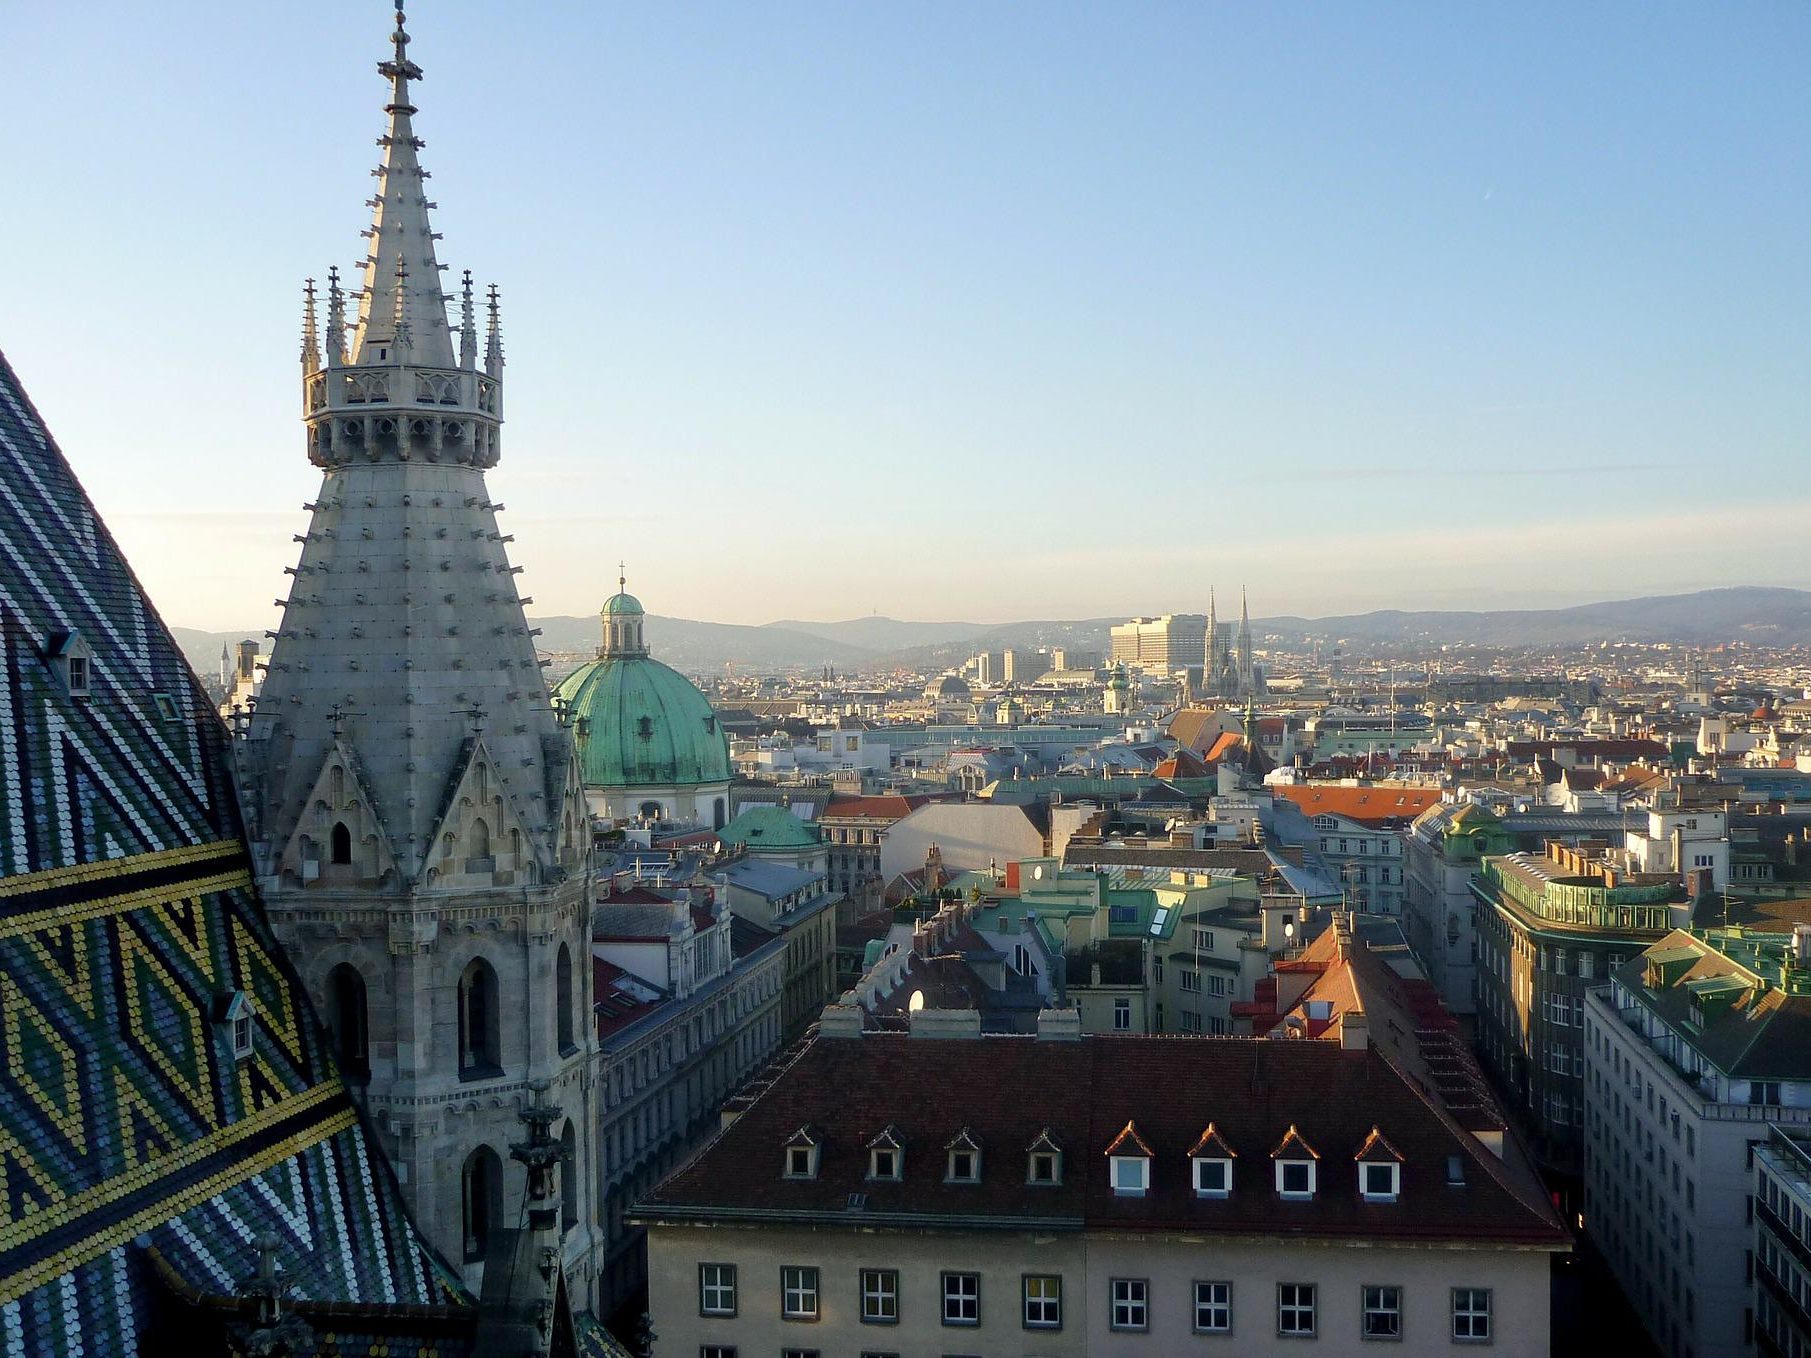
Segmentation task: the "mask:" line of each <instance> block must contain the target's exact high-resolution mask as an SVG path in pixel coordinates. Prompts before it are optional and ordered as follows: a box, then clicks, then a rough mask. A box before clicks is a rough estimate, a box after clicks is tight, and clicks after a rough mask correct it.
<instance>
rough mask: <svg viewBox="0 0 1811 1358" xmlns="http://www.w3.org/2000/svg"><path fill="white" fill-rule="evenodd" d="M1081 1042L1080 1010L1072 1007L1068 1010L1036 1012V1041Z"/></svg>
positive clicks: (1042, 1010)
mask: <svg viewBox="0 0 1811 1358" xmlns="http://www.w3.org/2000/svg"><path fill="white" fill-rule="evenodd" d="M1081 1040H1082V1013H1081V1010H1079V1009H1076V1008H1074V1007H1073V1006H1071V1007H1070V1008H1068V1009H1040V1010H1038V1041H1040V1042H1080V1041H1081Z"/></svg>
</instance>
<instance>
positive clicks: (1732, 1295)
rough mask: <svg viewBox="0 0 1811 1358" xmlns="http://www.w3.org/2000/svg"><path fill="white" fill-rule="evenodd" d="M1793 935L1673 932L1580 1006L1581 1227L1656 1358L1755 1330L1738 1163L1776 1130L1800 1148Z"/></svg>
mask: <svg viewBox="0 0 1811 1358" xmlns="http://www.w3.org/2000/svg"><path fill="white" fill-rule="evenodd" d="M1805 935H1806V936H1805V937H1804V938H1803V939H1802V940H1795V939H1794V938H1793V936H1792V935H1791V934H1788V933H1761V932H1755V931H1750V930H1743V929H1739V928H1738V929H1733V930H1727V929H1714V930H1683V929H1681V930H1677V931H1675V932H1672V933H1669V934H1667V935H1666V936H1665V937H1664V938H1662V939H1660V940H1659V941H1658V942H1656V943H1654V944H1653V945H1651V946H1650V947H1648V948H1646V949H1644V950H1643V951H1642V952H1641V953H1640V954H1639V955H1637V956H1634V957H1632V958H1631V959H1630V960H1629V961H1628V962H1627V963H1625V964H1624V965H1623V966H1621V967H1620V968H1617V969H1615V970H1614V971H1613V972H1612V974H1611V976H1610V979H1609V981H1608V983H1607V984H1604V983H1602V982H1600V983H1599V984H1597V985H1595V986H1593V987H1590V988H1589V990H1588V992H1587V996H1586V1002H1585V1026H1584V1052H1585V1100H1586V1120H1585V1121H1586V1126H1585V1132H1586V1139H1585V1159H1584V1169H1585V1196H1584V1217H1585V1226H1586V1229H1587V1230H1588V1231H1589V1232H1590V1233H1591V1236H1592V1238H1593V1239H1594V1240H1595V1241H1596V1242H1597V1244H1598V1248H1599V1250H1600V1251H1601V1252H1602V1254H1603V1256H1604V1258H1605V1259H1606V1260H1607V1261H1608V1262H1609V1265H1610V1267H1611V1268H1612V1269H1613V1270H1614V1271H1615V1273H1616V1275H1617V1279H1618V1281H1619V1282H1620V1283H1621V1284H1622V1289H1623V1292H1624V1293H1625V1294H1626V1295H1627V1297H1628V1298H1629V1301H1630V1303H1631V1305H1633V1307H1634V1308H1635V1310H1636V1312H1637V1313H1638V1314H1639V1315H1640V1316H1641V1319H1642V1321H1643V1322H1644V1323H1645V1325H1646V1326H1647V1330H1648V1334H1649V1336H1650V1337H1651V1338H1652V1339H1653V1341H1654V1343H1655V1344H1656V1345H1657V1346H1658V1347H1659V1349H1660V1351H1661V1352H1662V1353H1664V1354H1667V1355H1669V1358H1683V1355H1685V1354H1687V1353H1690V1354H1692V1355H1694V1358H1717V1356H1718V1355H1732V1354H1740V1353H1749V1352H1753V1351H1754V1349H1753V1348H1752V1347H1751V1345H1752V1344H1755V1343H1757V1342H1759V1335H1758V1334H1757V1333H1756V1332H1757V1331H1760V1332H1763V1333H1764V1332H1765V1331H1766V1330H1767V1329H1768V1326H1767V1325H1765V1324H1761V1323H1760V1317H1761V1313H1762V1309H1763V1308H1762V1304H1761V1301H1760V1299H1759V1298H1758V1297H1754V1298H1751V1296H1750V1290H1751V1284H1752V1283H1753V1282H1755V1281H1758V1273H1759V1272H1760V1271H1762V1270H1763V1269H1764V1268H1765V1260H1766V1257H1767V1256H1765V1255H1764V1254H1763V1253H1761V1252H1760V1251H1757V1252H1756V1253H1755V1254H1754V1255H1753V1256H1752V1259H1751V1257H1750V1255H1749V1250H1750V1248H1751V1247H1752V1246H1753V1245H1754V1243H1755V1241H1754V1240H1753V1238H1752V1237H1753V1234H1754V1233H1755V1231H1756V1230H1757V1229H1763V1227H1758V1226H1757V1224H1756V1219H1757V1218H1758V1217H1759V1216H1760V1215H1761V1210H1762V1208H1761V1201H1762V1200H1761V1199H1760V1198H1759V1197H1758V1196H1757V1197H1756V1199H1755V1201H1754V1203H1753V1205H1752V1206H1751V1203H1750V1199H1749V1189H1750V1180H1751V1174H1752V1173H1753V1170H1752V1168H1751V1165H1752V1162H1753V1160H1754V1158H1755V1156H1756V1154H1757V1153H1758V1151H1759V1149H1760V1148H1761V1147H1763V1146H1765V1145H1767V1144H1768V1143H1769V1140H1770V1136H1771V1133H1773V1132H1774V1131H1777V1130H1779V1129H1782V1128H1783V1129H1785V1130H1787V1131H1789V1132H1791V1133H1792V1134H1793V1135H1796V1136H1799V1137H1804V1136H1806V1135H1807V1134H1811V1050H1808V1049H1807V1047H1806V1044H1805V1042H1804V1040H1803V1037H1802V1034H1803V1033H1804V1032H1805V1031H1806V1026H1807V1024H1811V927H1808V928H1806V930H1805ZM1788 1158H1789V1157H1788ZM1787 1181H1788V1176H1785V1175H1782V1176H1781V1182H1782V1183H1784V1182H1787ZM1791 1220H1792V1218H1791V1214H1790V1211H1789V1210H1788V1211H1787V1214H1786V1216H1785V1218H1784V1222H1785V1223H1786V1225H1787V1227H1788V1232H1789V1230H1790V1223H1791ZM1801 1224H1802V1223H1801ZM1791 1247H1792V1240H1791V1238H1790V1235H1789V1234H1788V1236H1787V1238H1786V1239H1783V1240H1780V1241H1779V1251H1780V1252H1779V1253H1778V1254H1777V1255H1776V1256H1774V1261H1775V1264H1776V1267H1775V1268H1774V1269H1773V1277H1774V1278H1775V1279H1776V1281H1784V1282H1785V1283H1786V1285H1787V1289H1786V1298H1787V1301H1788V1302H1790V1301H1791V1300H1792V1291H1791V1282H1792V1278H1791V1274H1790V1272H1789V1271H1785V1270H1783V1269H1781V1268H1779V1267H1778V1266H1777V1265H1778V1264H1780V1263H1783V1262H1785V1261H1788V1260H1790V1259H1791V1258H1792V1255H1791ZM1798 1266H1799V1267H1800V1269H1801V1270H1803V1269H1804V1267H1805V1266H1804V1265H1803V1264H1802V1263H1800V1264H1799V1265H1798ZM1751 1270H1755V1271H1756V1273H1757V1278H1756V1279H1751V1277H1750V1271H1751ZM1768 1290H1769V1289H1767V1288H1766V1287H1765V1285H1764V1284H1763V1285H1762V1286H1761V1288H1760V1291H1761V1292H1762V1293H1767V1292H1768ZM1805 1300H1806V1297H1805V1296H1804V1294H1803V1291H1802V1288H1801V1290H1800V1293H1799V1297H1798V1301H1799V1302H1800V1303H1801V1304H1802V1303H1803V1302H1804V1301H1805ZM1781 1314H1782V1315H1783V1314H1785V1313H1784V1312H1782V1313H1781Z"/></svg>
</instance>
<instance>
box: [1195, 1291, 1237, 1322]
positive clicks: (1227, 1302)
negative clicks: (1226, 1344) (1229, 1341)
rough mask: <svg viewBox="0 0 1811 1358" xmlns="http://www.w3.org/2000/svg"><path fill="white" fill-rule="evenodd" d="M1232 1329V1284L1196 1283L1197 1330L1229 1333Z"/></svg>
mask: <svg viewBox="0 0 1811 1358" xmlns="http://www.w3.org/2000/svg"><path fill="white" fill-rule="evenodd" d="M1231 1331H1232V1284H1231V1283H1196V1284H1195V1332H1196V1333H1197V1334H1229V1333H1231Z"/></svg>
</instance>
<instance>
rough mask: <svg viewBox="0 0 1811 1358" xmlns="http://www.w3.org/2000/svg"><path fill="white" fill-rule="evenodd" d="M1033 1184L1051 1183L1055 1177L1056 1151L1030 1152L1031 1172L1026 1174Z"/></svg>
mask: <svg viewBox="0 0 1811 1358" xmlns="http://www.w3.org/2000/svg"><path fill="white" fill-rule="evenodd" d="M1027 1178H1029V1180H1030V1181H1031V1182H1032V1183H1034V1184H1053V1183H1055V1182H1057V1177H1056V1152H1055V1151H1033V1152H1032V1153H1031V1172H1030V1174H1029V1175H1028V1176H1027Z"/></svg>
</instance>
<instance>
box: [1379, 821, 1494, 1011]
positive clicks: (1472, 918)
mask: <svg viewBox="0 0 1811 1358" xmlns="http://www.w3.org/2000/svg"><path fill="white" fill-rule="evenodd" d="M1515 847H1516V845H1515V838H1514V836H1513V835H1511V834H1510V833H1509V831H1508V829H1507V828H1505V826H1504V824H1503V820H1502V818H1501V817H1500V816H1498V815H1497V814H1496V813H1495V812H1493V811H1491V810H1489V809H1488V808H1487V807H1484V806H1481V805H1479V804H1478V803H1477V802H1462V803H1458V804H1453V803H1447V802H1443V803H1441V804H1440V805H1438V806H1431V807H1429V808H1428V809H1427V810H1426V811H1423V812H1422V813H1421V814H1420V815H1419V816H1417V817H1415V819H1414V821H1413V822H1412V823H1411V824H1410V826H1409V828H1408V830H1407V831H1406V832H1404V834H1403V836H1402V919H1403V927H1404V929H1405V930H1406V931H1407V933H1408V938H1409V946H1410V947H1411V948H1413V949H1414V950H1415V956H1416V957H1417V958H1418V959H1419V960H1420V962H1421V965H1422V968H1423V969H1424V970H1425V971H1426V972H1427V978H1428V980H1430V981H1431V982H1433V984H1434V987H1435V988H1436V989H1437V990H1438V991H1439V992H1440V998H1441V999H1442V1000H1444V1001H1445V1002H1446V1007H1447V1009H1448V1010H1450V1011H1451V1012H1452V1013H1453V1014H1455V1015H1459V1016H1461V1017H1462V1018H1464V1019H1466V1020H1469V1019H1470V1016H1471V1015H1472V1014H1474V1013H1476V1012H1477V996H1476V989H1477V959H1478V937H1477V915H1478V900H1477V897H1476V896H1474V895H1473V894H1472V890H1471V879H1472V876H1473V875H1474V874H1475V873H1476V872H1477V870H1478V865H1479V863H1480V862H1482V861H1483V860H1484V859H1485V858H1490V857H1500V856H1501V855H1503V854H1508V853H1513V852H1514V851H1515Z"/></svg>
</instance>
